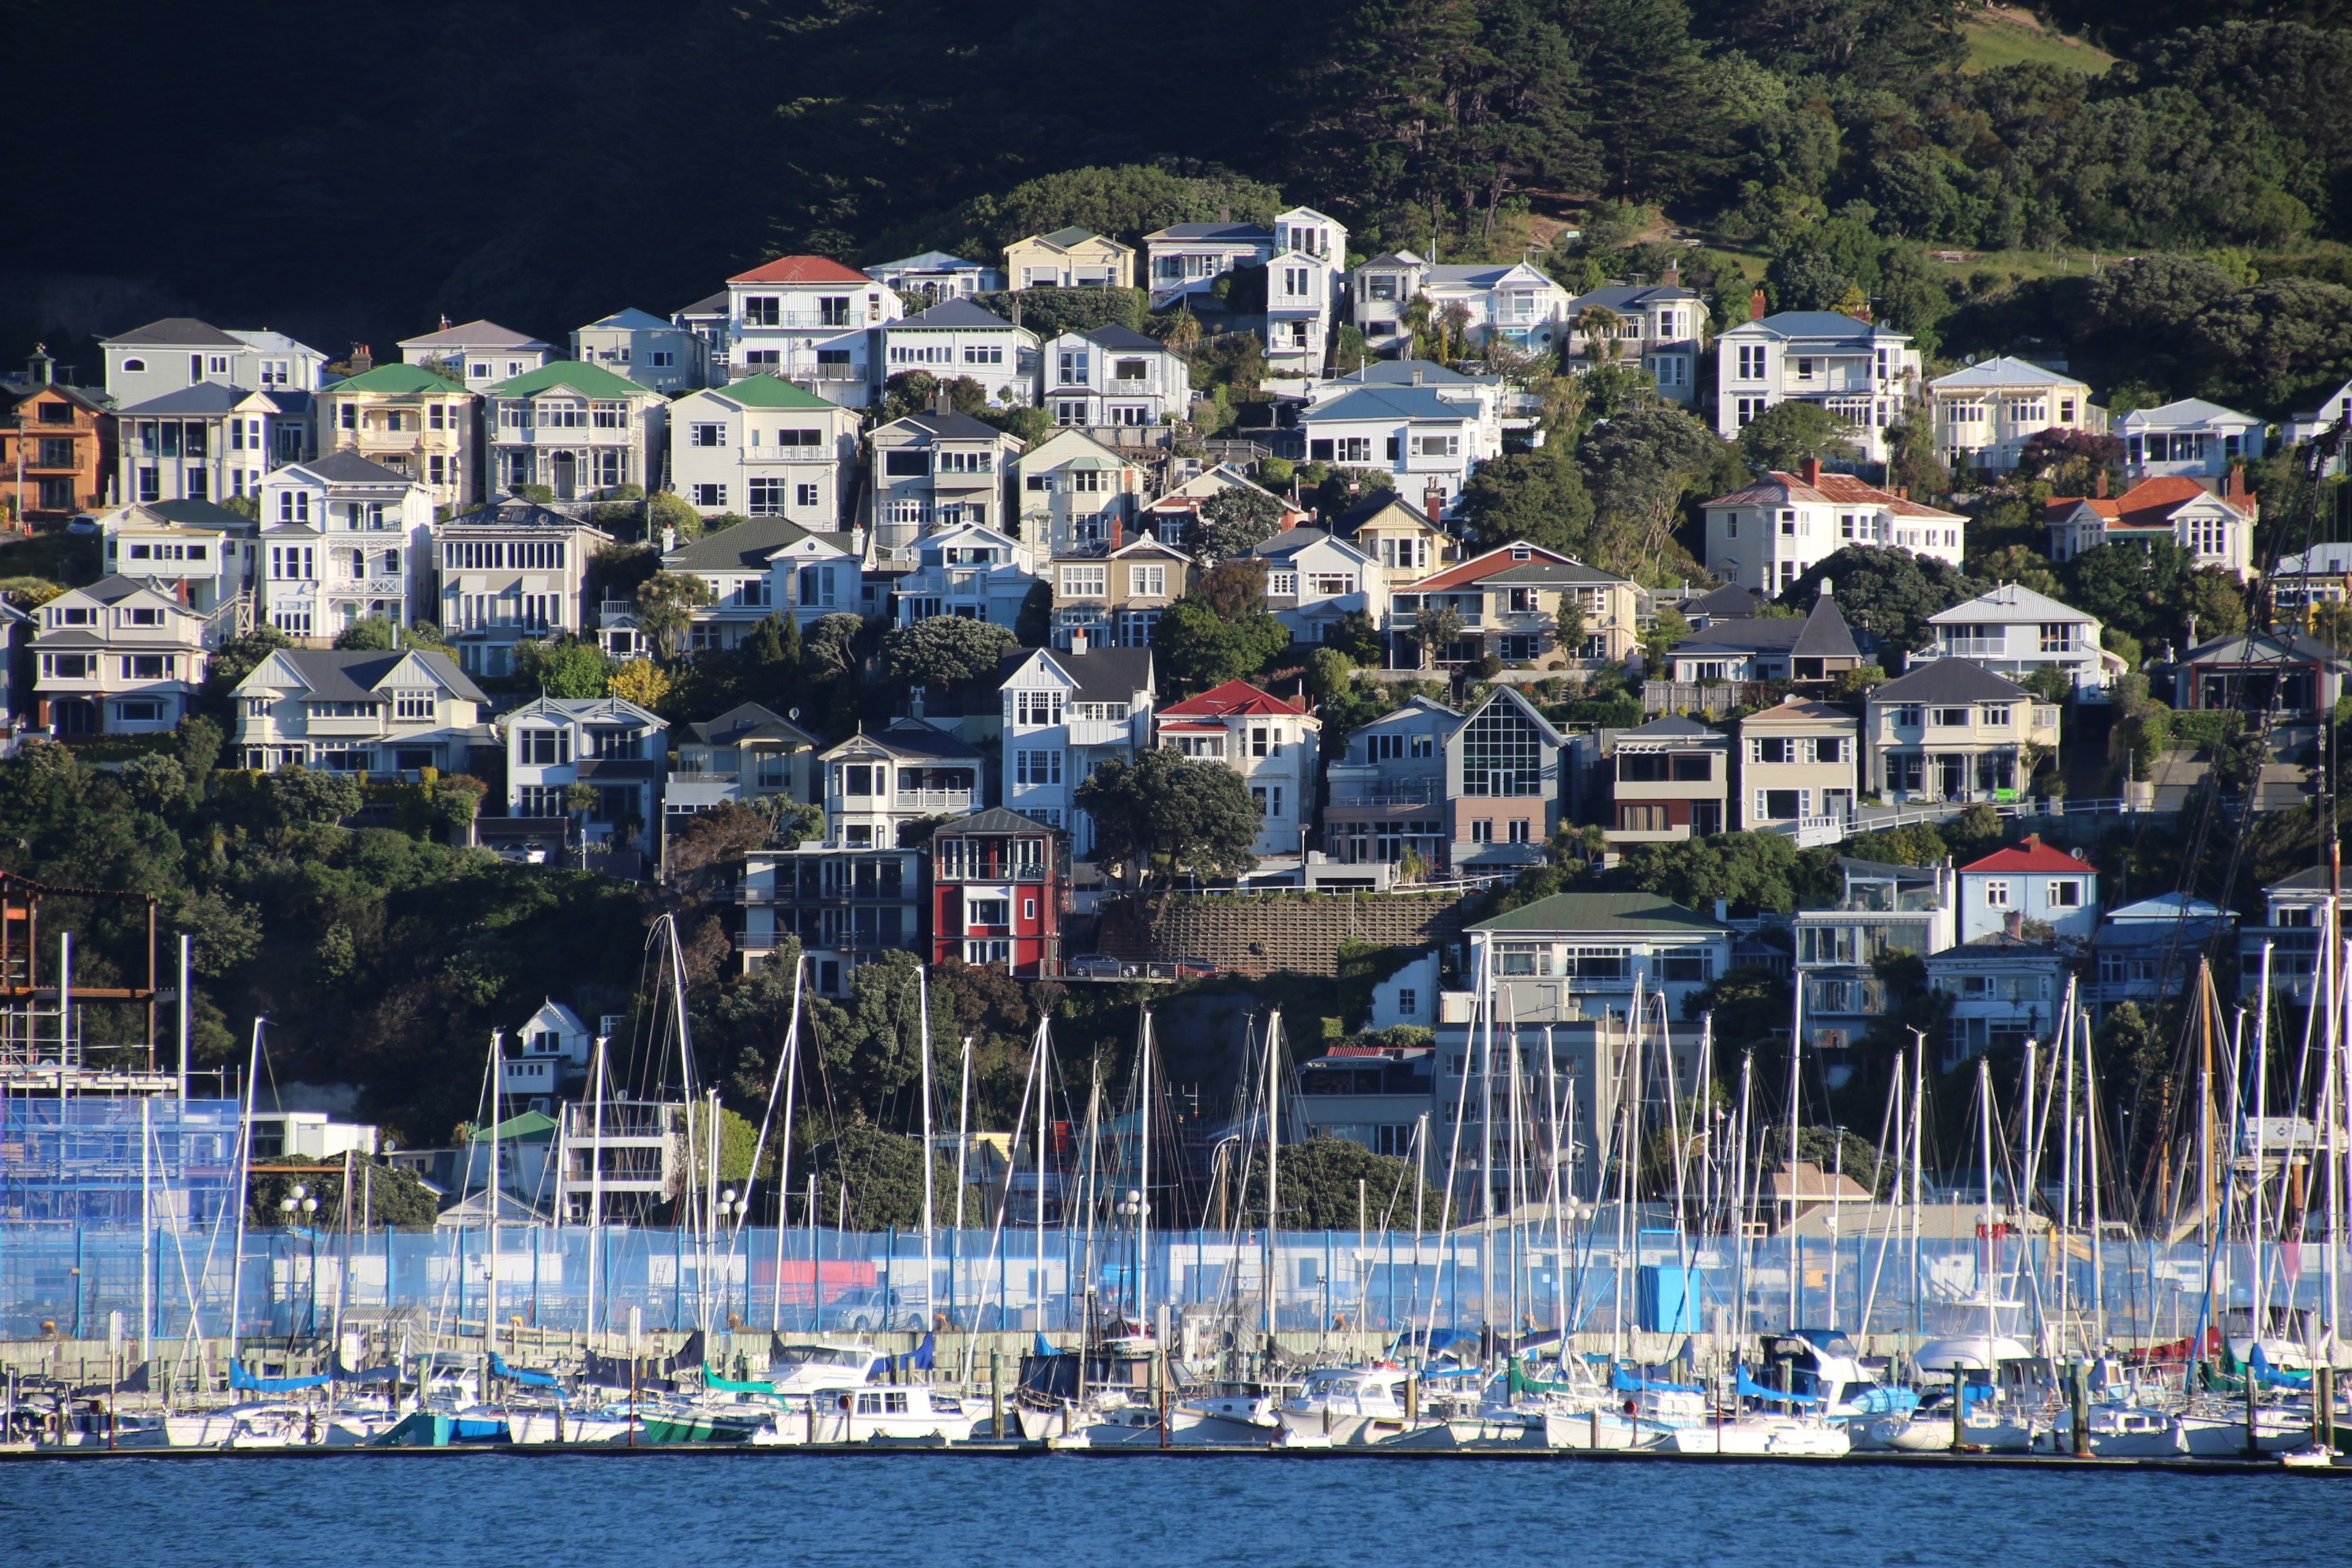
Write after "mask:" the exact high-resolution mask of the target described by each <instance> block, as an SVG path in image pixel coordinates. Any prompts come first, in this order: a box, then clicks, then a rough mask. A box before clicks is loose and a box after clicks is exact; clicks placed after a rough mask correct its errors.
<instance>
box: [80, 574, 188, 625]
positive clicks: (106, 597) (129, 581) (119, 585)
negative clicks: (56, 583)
mask: <svg viewBox="0 0 2352 1568" xmlns="http://www.w3.org/2000/svg"><path fill="white" fill-rule="evenodd" d="M66 593H68V594H85V595H89V597H90V598H93V599H96V600H97V601H98V602H99V603H100V604H101V605H119V604H121V602H122V601H123V600H125V599H127V598H129V597H131V595H133V594H149V595H153V596H154V597H156V598H158V599H162V600H163V601H164V602H165V603H166V604H169V605H172V607H173V608H174V609H176V610H178V611H179V612H180V613H181V614H183V615H194V613H195V612H194V611H193V610H191V609H189V608H188V606H187V605H183V604H181V603H179V601H177V600H176V599H173V597H172V595H169V594H164V593H160V592H158V591H157V589H156V587H155V584H153V583H152V582H150V581H148V580H147V579H146V578H144V577H126V576H124V575H123V574H121V573H120V572H117V573H114V574H112V575H110V576H106V577H100V579H99V580H98V581H97V582H95V583H91V584H86V585H84V586H82V587H79V588H68V589H67V590H66ZM62 596H63V595H60V597H62Z"/></svg>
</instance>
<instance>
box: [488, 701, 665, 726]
mask: <svg viewBox="0 0 2352 1568" xmlns="http://www.w3.org/2000/svg"><path fill="white" fill-rule="evenodd" d="M517 719H565V720H570V721H573V722H575V723H582V724H593V723H596V722H597V721H604V722H607V723H609V722H612V721H615V720H617V721H621V722H623V723H629V724H650V725H651V726H653V727H654V728H655V729H656V730H667V729H668V728H669V721H668V720H667V719H665V718H663V717H662V716H661V715H660V714H658V713H656V712H655V711H654V710H652V709H650V708H640V707H639V706H637V704H635V703H634V702H632V701H630V700H628V699H627V698H625V697H538V698H533V699H532V700H530V701H529V702H526V703H524V704H523V705H522V706H521V707H520V708H514V709H509V710H508V711H506V712H505V713H502V714H500V715H499V721H500V722H501V723H511V722H513V721H515V720H517Z"/></svg>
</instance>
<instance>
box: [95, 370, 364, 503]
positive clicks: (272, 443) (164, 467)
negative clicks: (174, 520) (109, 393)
mask: <svg viewBox="0 0 2352 1568" xmlns="http://www.w3.org/2000/svg"><path fill="white" fill-rule="evenodd" d="M312 436H313V430H312V426H311V407H310V394H309V393H307V392H300V393H294V392H285V391H281V390H260V389H247V388H246V387H241V386H235V385H231V384H228V383H227V382H223V381H205V382H199V383H197V384H195V385H194V386H187V387H183V388H181V389H180V390H179V391H177V392H167V393H165V394H163V395H162V396H160V397H151V398H148V399H146V400H145V401H143V402H140V403H133V404H129V405H124V406H122V407H121V408H118V409H117V410H116V411H115V446H114V451H115V463H116V465H117V468H118V472H117V475H116V484H117V489H116V490H115V494H116V495H117V496H119V497H120V498H121V500H123V501H124V502H126V503H134V504H135V503H138V502H142V501H175V500H208V501H224V500H231V499H233V498H236V497H238V496H255V497H257V496H259V495H260V494H261V481H262V478H263V476H265V475H266V474H268V471H269V470H270V469H271V468H276V467H278V465H279V464H280V463H299V462H300V461H302V460H303V459H304V458H308V457H310V455H311V454H312V452H314V451H315V450H316V449H317V448H316V447H314V446H313V444H312Z"/></svg>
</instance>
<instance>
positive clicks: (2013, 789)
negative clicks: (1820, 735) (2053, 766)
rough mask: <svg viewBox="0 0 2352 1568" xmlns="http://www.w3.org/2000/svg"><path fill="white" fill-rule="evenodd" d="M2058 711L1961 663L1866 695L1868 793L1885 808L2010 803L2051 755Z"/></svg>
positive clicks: (1927, 669)
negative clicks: (1939, 803)
mask: <svg viewBox="0 0 2352 1568" xmlns="http://www.w3.org/2000/svg"><path fill="white" fill-rule="evenodd" d="M2058 719H2059V713H2058V710H2057V709H2056V708H2054V707H2053V706H2051V705H2050V704H2049V703H2046V702H2043V701H2042V700H2039V699H2038V698H2036V697H2035V696H2034V695H2033V693H2032V692H2031V691H2028V690H2027V689H2025V688H2024V687H2022V686H2020V685H2018V684H2017V682H2015V681H2013V680H2011V679H2008V678H2007V677H2005V676H2000V675H1995V674H1994V673H1993V672H1992V671H1990V670H1989V669H1987V668H1984V667H1983V666H1982V665H1980V664H1977V663H1975V662H1973V661H1972V660H1969V659H1965V658H1939V659H1937V660H1935V661H1934V662H1932V663H1929V664H1927V665H1924V666H1922V667H1921V668H1917V669H1914V670H1911V671H1909V672H1908V673H1906V674H1904V675H1900V676H1897V677H1896V678H1895V679H1893V680H1890V681H1888V682H1886V683H1885V685H1883V686H1877V687H1874V688H1872V689H1871V692H1870V695H1869V698H1868V700H1867V702H1866V704H1865V708H1864V747H1865V748H1866V749H1867V751H1868V752H1869V757H1868V766H1869V769H1870V772H1869V775H1868V776H1869V783H1868V785H1867V787H1868V788H1869V789H1871V790H1872V791H1873V792H1874V793H1877V794H1879V795H1884V796H1885V798H1886V799H1887V800H1888V801H1890V802H1895V803H1900V802H1904V801H1914V800H1963V801H2000V800H2012V799H2015V798H2017V796H2018V795H2020V794H2021V792H2022V791H2023V790H2024V789H2025V788H2026V786H2027V785H2028V784H2030V783H2031V782H2032V776H2033V773H2034V772H2035V769H2036V764H2037V763H2040V762H2041V761H2042V760H2044V759H2046V758H2048V757H2051V756H2054V755H2055V754H2056V752H2057V747H2058Z"/></svg>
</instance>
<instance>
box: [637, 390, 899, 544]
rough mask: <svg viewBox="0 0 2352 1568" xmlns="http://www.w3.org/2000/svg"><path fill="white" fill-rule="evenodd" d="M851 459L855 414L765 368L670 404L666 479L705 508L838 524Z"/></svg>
mask: <svg viewBox="0 0 2352 1568" xmlns="http://www.w3.org/2000/svg"><path fill="white" fill-rule="evenodd" d="M856 461H857V415H856V412H855V411H854V410H851V409H847V408H844V407H843V406H842V405H839V404H837V403H828V402H826V401H825V400H824V398H822V397H819V396H817V395H815V394H814V393H811V392H805V391H803V390H802V389H801V388H800V387H798V386H795V385H793V384H792V383H791V382H789V381H783V380H781V379H779V378H778V377H776V376H772V375H749V376H745V377H743V378H742V379H741V380H740V381H735V382H730V383H729V384H727V385H725V386H715V387H710V388H708V389H706V390H704V391H701V392H692V393H688V394H687V395H685V396H683V397H680V398H678V399H677V401H676V402H675V403H672V404H671V405H670V406H669V488H670V489H673V490H675V491H677V493H678V494H679V495H681V496H683V497H685V498H686V500H688V502H690V503H691V504H692V505H693V507H694V510H697V511H698V512H700V513H702V515H704V516H705V517H711V516H715V515H718V514H719V513H722V512H732V513H735V514H736V515H737V516H740V517H753V518H760V517H782V518H789V519H790V520H792V521H793V522H795V523H798V524H799V525H800V526H801V527H803V528H806V529H810V530H813V531H817V532H821V533H822V532H830V531H833V530H835V529H836V528H838V527H840V526H841V511H842V506H843V487H842V479H843V476H844V475H845V474H847V473H849V472H851V471H852V470H853V469H854V468H855V466H856Z"/></svg>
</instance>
